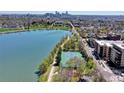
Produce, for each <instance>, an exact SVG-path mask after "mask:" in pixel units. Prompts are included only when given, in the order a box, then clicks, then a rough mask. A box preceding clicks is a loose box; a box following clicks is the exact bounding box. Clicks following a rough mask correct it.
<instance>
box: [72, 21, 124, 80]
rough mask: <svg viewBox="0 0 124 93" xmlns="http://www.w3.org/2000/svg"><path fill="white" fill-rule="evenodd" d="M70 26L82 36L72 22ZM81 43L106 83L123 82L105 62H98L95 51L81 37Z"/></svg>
mask: <svg viewBox="0 0 124 93" xmlns="http://www.w3.org/2000/svg"><path fill="white" fill-rule="evenodd" d="M70 25H71V26H72V28H73V30H72V31H73V33H75V34H77V35H78V36H80V35H79V33H78V32H77V31H76V30H75V27H74V26H73V24H72V23H71V22H70ZM80 41H81V43H82V45H83V47H84V49H85V50H86V52H87V55H88V56H89V57H92V58H93V61H94V62H95V64H96V66H97V69H98V70H99V72H100V73H101V75H102V76H103V78H104V79H105V80H106V81H108V82H110V81H113V82H116V81H123V78H121V77H119V76H117V75H115V74H114V73H113V72H112V71H111V70H110V68H109V67H107V65H106V64H104V62H103V61H102V60H96V58H95V56H93V54H92V51H93V49H92V48H90V47H89V46H88V44H87V43H86V40H85V39H83V38H82V37H80ZM100 63H102V64H100Z"/></svg>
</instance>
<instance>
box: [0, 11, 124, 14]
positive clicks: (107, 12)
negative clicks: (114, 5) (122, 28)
mask: <svg viewBox="0 0 124 93" xmlns="http://www.w3.org/2000/svg"><path fill="white" fill-rule="evenodd" d="M58 12H59V13H65V12H66V11H58ZM28 13H30V14H45V13H55V11H0V14H28ZM68 13H69V14H72V15H124V11H68Z"/></svg>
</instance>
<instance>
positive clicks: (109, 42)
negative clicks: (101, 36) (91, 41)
mask: <svg viewBox="0 0 124 93" xmlns="http://www.w3.org/2000/svg"><path fill="white" fill-rule="evenodd" d="M95 41H96V42H97V43H98V44H99V45H101V46H103V45H107V46H109V47H111V46H112V44H115V45H117V46H118V47H121V48H124V43H123V41H121V40H118V41H114V40H95Z"/></svg>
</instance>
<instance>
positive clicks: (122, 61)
mask: <svg viewBox="0 0 124 93" xmlns="http://www.w3.org/2000/svg"><path fill="white" fill-rule="evenodd" d="M110 61H111V62H112V63H114V64H115V65H116V66H117V67H124V43H115V44H113V47H112V50H111V57H110Z"/></svg>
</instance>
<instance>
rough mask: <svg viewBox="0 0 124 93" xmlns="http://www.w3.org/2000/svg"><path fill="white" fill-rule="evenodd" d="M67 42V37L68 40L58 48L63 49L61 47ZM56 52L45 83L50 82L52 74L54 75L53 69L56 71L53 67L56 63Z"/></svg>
mask: <svg viewBox="0 0 124 93" xmlns="http://www.w3.org/2000/svg"><path fill="white" fill-rule="evenodd" d="M68 40H69V36H68V38H67V39H66V40H65V41H64V42H63V44H62V45H61V46H60V47H61V48H63V46H64V45H65V44H66V43H67V42H68ZM57 52H58V50H57ZM57 52H56V54H55V56H54V61H53V63H52V65H51V66H52V67H51V70H50V73H49V76H48V80H47V82H52V77H53V75H54V73H55V69H56V66H54V64H55V63H56V56H57Z"/></svg>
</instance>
